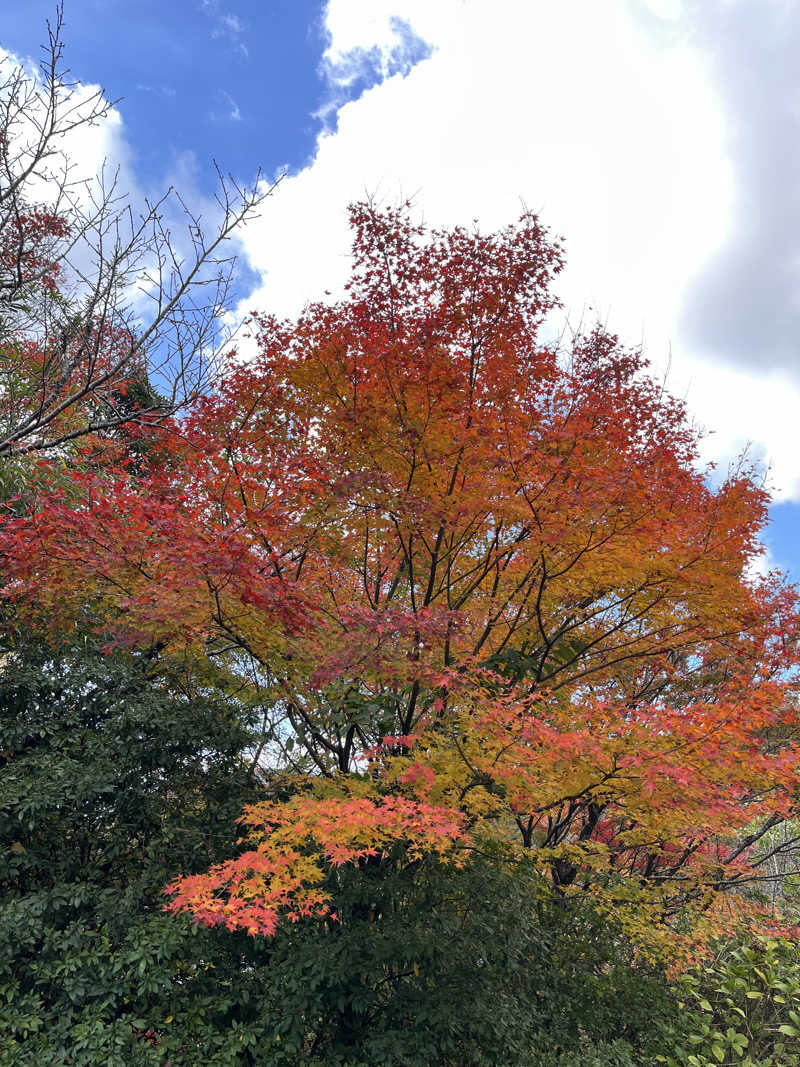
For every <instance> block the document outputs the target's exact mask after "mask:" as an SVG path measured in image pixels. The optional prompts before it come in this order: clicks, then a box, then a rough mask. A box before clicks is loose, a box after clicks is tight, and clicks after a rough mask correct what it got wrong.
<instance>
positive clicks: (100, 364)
mask: <svg viewBox="0 0 800 1067" xmlns="http://www.w3.org/2000/svg"><path fill="white" fill-rule="evenodd" d="M47 31H48V39H47V43H46V44H45V45H44V46H43V58H42V62H41V65H40V69H39V71H38V72H36V71H30V70H27V69H25V68H24V67H22V66H20V65H19V64H18V63H17V62H15V61H14V60H13V58H11V57H9V56H6V57H5V58H0V459H2V458H8V457H12V456H20V455H25V454H28V453H31V452H42V451H46V450H52V449H55V448H59V447H63V446H64V445H65V444H66V443H67V442H69V441H73V440H76V439H78V438H82V437H85V436H87V435H89V434H95V433H98V432H109V431H112V430H113V428H114V427H119V426H121V425H123V424H126V423H130V422H131V421H137V420H140V421H141V420H144V419H147V420H149V421H150V422H153V421H156V420H158V419H164V418H166V417H167V416H169V415H171V414H174V413H175V412H176V411H178V410H179V409H180V408H181V407H183V406H185V405H186V404H188V403H190V402H191V401H192V400H193V399H194V398H195V397H197V395H198V394H199V393H200V392H202V391H203V390H204V389H205V388H207V387H208V384H209V382H210V380H211V379H212V378H213V376H214V373H215V369H216V368H217V365H218V359H219V355H220V352H221V351H222V350H223V349H224V347H225V346H226V345H227V344H228V343H229V342H230V340H231V335H232V331H233V329H234V326H233V325H232V323H231V322H230V316H227V315H226V312H227V311H229V309H230V302H231V297H232V279H233V269H234V263H235V257H234V256H233V255H232V253H231V250H230V244H229V241H230V238H231V236H232V234H233V233H234V231H235V230H236V229H237V227H239V226H240V225H241V224H242V223H243V222H244V221H245V220H246V219H249V218H252V217H253V216H254V215H255V214H256V213H257V210H258V207H259V205H260V204H261V203H262V202H263V200H264V199H265V198H266V197H267V196H269V195H270V193H271V192H272V191H273V190H274V188H275V184H277V183H275V184H272V185H268V183H265V182H264V181H262V180H261V175H260V173H259V174H258V175H257V176H256V178H255V181H254V183H253V185H252V186H251V187H243V186H242V185H240V184H239V183H237V182H236V181H235V180H234V179H233V178H231V177H229V176H226V175H224V174H223V173H222V171H221V170H220V169H219V168H218V167H217V166H216V164H214V166H215V168H216V171H217V177H218V184H217V191H216V194H215V201H216V205H215V208H214V209H213V212H212V214H213V215H214V216H215V217H214V219H213V220H212V221H211V222H210V223H207V222H206V220H205V219H203V218H202V217H201V216H200V214H199V213H198V212H196V211H193V210H192V209H191V208H190V206H189V205H188V203H187V202H186V200H185V199H184V197H182V196H181V194H180V193H179V192H177V191H176V190H175V189H174V188H169V189H168V190H167V191H166V192H165V193H164V195H163V196H162V197H161V198H159V199H158V200H156V201H153V200H148V199H143V200H142V202H141V205H139V207H138V209H137V207H135V206H134V204H133V203H132V200H131V197H130V195H129V193H128V192H126V190H124V189H122V188H121V182H120V177H119V172H118V171H117V172H114V173H112V172H110V171H109V169H108V168H107V167H104V168H102V169H101V172H100V173H99V174H98V175H96V176H93V177H90V178H87V177H86V176H85V175H81V174H80V172H79V168H78V167H77V166H76V163H75V158H74V151H73V152H72V153H71V147H72V148H73V149H74V146H75V138H74V135H75V134H76V132H77V131H79V130H80V129H82V128H85V127H88V126H93V125H97V124H98V123H101V122H103V121H104V120H105V119H107V117H108V115H109V112H110V110H111V108H112V107H113V104H114V103H115V102H112V101H109V100H108V99H107V97H106V96H105V94H104V92H103V91H102V90H97V91H95V92H91V91H89V90H86V89H84V88H83V87H82V86H81V85H80V84H79V83H78V82H76V81H75V80H71V77H70V72H69V70H68V69H67V68H66V67H65V66H64V64H63V52H64V46H63V6H62V5H61V4H59V6H58V7H57V10H56V17H55V21H54V22H53V24H49V23H48V26H47ZM176 219H177V220H178V221H177V223H176V221H175V220H176Z"/></svg>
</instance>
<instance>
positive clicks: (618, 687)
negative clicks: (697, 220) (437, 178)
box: [3, 205, 798, 937]
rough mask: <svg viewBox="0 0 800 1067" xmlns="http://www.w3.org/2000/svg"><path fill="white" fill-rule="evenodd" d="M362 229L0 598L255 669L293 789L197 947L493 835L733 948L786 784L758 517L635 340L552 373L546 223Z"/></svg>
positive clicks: (634, 909)
mask: <svg viewBox="0 0 800 1067" xmlns="http://www.w3.org/2000/svg"><path fill="white" fill-rule="evenodd" d="M352 222H353V226H354V230H355V260H354V271H353V279H352V281H351V283H350V286H349V290H348V293H347V296H346V298H345V299H344V300H343V301H341V302H339V303H337V304H334V305H323V304H319V305H313V306H311V307H309V308H308V309H307V311H306V312H305V313H304V314H303V315H302V316H301V317H300V319H299V320H298V322H296V323H280V322H277V321H275V320H273V319H270V318H266V317H262V318H259V319H257V320H256V322H255V323H254V332H255V337H256V340H257V345H258V356H257V357H256V358H255V359H254V360H253V361H252V362H248V363H246V364H241V363H237V362H236V361H235V360H233V361H231V363H230V364H229V367H228V370H227V373H226V376H225V379H224V381H223V382H222V383H221V385H220V388H219V390H218V391H217V392H216V393H215V394H214V395H213V396H209V397H207V398H206V399H205V400H204V401H202V402H201V403H199V404H198V405H196V407H195V408H194V409H193V410H192V411H191V412H190V413H189V414H188V415H187V417H186V419H185V420H184V422H183V424H182V425H181V427H180V433H179V434H176V436H175V437H173V438H172V439H171V441H170V443H169V444H168V445H165V447H164V451H163V453H162V455H161V457H160V460H159V462H158V464H154V465H153V469H151V470H150V472H149V474H148V475H147V476H146V477H142V476H141V474H138V475H137V476H136V477H133V476H131V475H129V474H128V473H127V472H126V471H125V470H124V469H121V470H120V471H119V472H117V474H116V475H115V476H114V477H113V478H112V477H110V476H109V474H108V473H105V474H103V475H102V476H97V477H86V476H84V477H83V479H82V480H80V481H74V482H73V483H72V487H71V492H70V494H69V495H65V494H64V491H63V488H61V487H59V488H58V489H57V490H56V489H55V488H54V490H53V492H52V493H51V494H50V496H49V498H47V497H46V498H45V499H44V500H43V502H42V506H41V509H40V511H39V512H38V513H37V514H35V515H33V516H31V517H30V518H27V519H25V520H19V521H18V522H17V523H16V524H15V523H7V524H6V525H5V528H4V531H3V536H4V538H5V552H6V558H7V560H8V562H7V572H8V574H9V576H10V580H9V587H8V590H9V591H10V592H13V593H14V595H15V596H17V597H18V598H19V602H20V605H21V608H22V606H24V610H27V611H29V612H36V611H37V610H38V611H39V612H40V613H41V612H43V611H44V612H46V613H49V614H51V615H53V616H54V617H55V618H56V619H57V620H58V619H63V618H64V617H73V618H74V616H75V614H79V613H80V611H81V607H82V605H85V603H86V600H87V597H88V596H91V597H92V598H93V610H94V611H95V612H99V613H100V614H101V616H102V617H103V618H104V619H105V625H106V626H107V627H108V629H109V632H110V634H111V639H112V640H122V641H129V642H134V643H142V642H145V643H158V644H159V645H160V646H163V647H167V648H171V649H173V650H174V651H176V652H177V651H179V650H180V651H182V652H183V653H184V654H186V653H187V652H188V653H190V654H191V655H193V656H201V657H205V658H208V657H210V658H211V659H212V660H213V661H215V662H219V663H221V664H224V665H225V666H226V668H227V669H233V670H236V669H237V667H238V666H239V665H240V664H241V662H242V661H243V658H248V659H249V661H250V662H252V663H253V664H255V669H256V670H257V672H258V674H259V684H260V686H261V693H262V697H263V694H265V693H266V694H267V696H268V699H269V700H270V701H271V703H272V710H273V716H274V721H275V722H276V732H275V741H274V743H273V747H272V753H271V759H272V761H273V766H274V768H275V769H276V770H277V769H280V770H281V771H282V772H289V773H291V774H293V775H294V776H295V788H297V789H298V790H299V792H297V794H296V795H295V796H294V798H293V799H290V800H288V801H286V802H283V803H281V804H278V803H277V802H270V803H268V804H265V805H263V806H260V807H257V808H256V809H253V810H251V811H250V812H249V813H248V815H247V820H246V821H247V823H248V824H249V826H250V833H251V839H252V842H253V844H254V850H252V851H250V852H248V853H246V854H245V855H244V856H242V857H241V858H240V859H238V860H233V861H231V863H230V864H226V865H223V866H222V867H220V868H218V869H216V870H215V871H212V872H209V874H208V875H203V876H197V877H194V878H191V879H188V878H187V879H185V880H180V881H179V882H178V883H176V884H175V886H173V887H172V888H173V890H174V892H175V894H176V896H175V902H174V904H173V907H176V908H188V909H189V910H191V911H193V912H194V913H195V914H196V915H197V917H198V918H199V919H200V920H201V921H205V922H225V923H227V924H228V925H231V926H243V927H245V928H246V929H249V930H261V931H263V932H269V931H271V930H273V929H274V926H275V922H276V921H277V916H278V913H279V911H280V910H281V909H285V910H286V911H287V912H288V913H289V914H290V915H292V916H293V917H297V916H299V915H302V914H305V913H309V912H310V913H318V912H319V910H320V909H324V908H325V907H326V906H327V905H326V902H325V896H324V892H323V890H322V882H323V880H324V873H325V870H326V869H327V868H328V867H330V865H335V864H337V863H340V862H354V861H357V860H358V859H359V858H362V857H364V856H367V855H371V854H373V853H375V852H380V851H382V850H383V849H387V848H389V847H390V846H391V844H392V842H406V843H407V844H408V845H409V847H411V848H412V849H419V850H423V851H435V852H439V853H442V854H447V855H453V856H456V855H458V854H460V853H461V852H462V851H463V849H465V848H468V847H470V845H472V844H476V843H480V842H484V841H486V840H487V839H490V840H491V841H492V842H493V847H494V848H495V849H497V850H499V852H500V853H502V854H503V855H505V856H506V857H507V858H508V859H512V858H514V857H516V858H517V859H519V858H520V857H525V858H526V862H531V863H533V864H534V865H535V866H536V867H537V869H538V870H539V871H540V872H541V873H542V874H543V876H545V877H546V878H547V879H548V880H549V881H550V882H551V883H552V885H553V886H554V889H555V891H557V892H559V893H571V892H577V891H581V892H588V893H591V894H593V895H594V896H595V898H596V899H597V901H598V904H599V906H601V907H607V908H609V909H612V910H614V913H615V914H616V915H618V916H619V917H621V918H622V919H623V921H625V922H627V923H628V924H629V925H630V927H631V929H632V931H633V932H634V933H635V934H637V935H638V936H642V937H643V936H645V935H648V936H649V934H650V932H651V931H652V930H653V929H654V928H655V927H654V925H653V923H654V920H656V921H657V922H659V923H662V924H663V923H669V922H670V921H671V920H673V919H674V918H675V917H676V916H678V915H679V914H680V915H682V916H684V917H686V916H687V915H690V914H692V913H694V914H695V915H696V916H698V917H699V916H703V923H704V924H705V926H706V927H708V928H711V927H713V925H714V923H719V922H721V921H722V916H723V914H724V913H725V914H727V913H728V912H729V910H730V907H731V905H730V904H728V905H724V904H723V903H722V901H723V899H724V895H725V892H726V890H729V889H731V888H735V887H738V886H741V885H745V884H749V882H748V879H751V878H753V877H754V876H755V877H757V876H758V873H757V867H758V863H759V858H760V855H761V853H760V852H759V842H760V841H761V839H762V837H763V836H764V835H765V834H767V833H768V831H769V829H770V828H771V827H773V826H774V825H775V824H776V822H777V821H778V820H780V819H782V818H784V817H786V816H787V815H789V814H790V813H792V812H793V811H794V805H795V795H796V789H797V767H798V760H797V756H798V754H797V749H796V740H795V738H796V732H797V715H796V711H795V700H794V692H793V690H792V688H791V684H790V678H791V675H792V672H793V670H794V668H795V667H796V634H797V606H796V603H795V600H794V595H793V593H792V591H791V590H787V589H785V588H783V587H782V586H781V585H780V583H779V582H778V581H777V580H774V579H772V580H769V581H763V582H754V581H751V580H749V579H748V578H747V577H746V574H747V565H748V563H749V561H750V560H751V558H752V556H753V553H754V551H755V550H756V548H757V538H758V532H759V529H760V528H761V526H762V525H763V523H764V520H765V507H766V495H765V493H764V491H763V490H762V489H761V488H760V487H759V486H758V485H757V484H756V483H755V482H754V481H753V480H752V479H751V478H750V477H748V475H747V474H746V473H740V474H734V475H731V476H730V477H729V478H728V479H727V480H726V481H725V482H724V483H723V484H722V485H721V486H720V487H719V488H717V489H711V488H710V487H709V486H708V484H707V482H706V479H705V478H704V477H703V475H702V474H701V473H698V472H697V470H696V465H695V464H696V439H695V435H694V432H693V431H692V429H691V427H690V426H689V424H688V423H687V420H686V415H685V412H684V409H683V405H682V404H681V403H679V402H678V401H676V400H674V399H673V398H671V397H670V396H669V395H668V394H666V393H665V392H664V390H663V389H662V388H661V386H660V385H659V384H658V383H657V382H655V381H654V380H653V379H652V378H650V377H648V375H647V372H646V366H645V364H644V362H643V361H642V359H641V357H640V356H639V355H637V354H636V353H632V352H629V351H626V350H624V349H622V348H621V347H620V345H619V344H618V342H617V341H616V339H615V338H613V337H611V336H608V335H606V334H604V333H602V332H600V331H597V332H594V333H592V334H590V335H589V336H585V337H578V338H576V339H575V340H574V342H573V344H572V345H571V347H570V348H569V349H567V350H563V351H560V352H556V351H555V350H554V349H553V348H552V347H550V346H548V345H547V344H545V343H543V341H542V340H541V337H540V335H541V333H542V322H543V319H544V316H545V315H546V314H547V312H548V311H550V310H551V309H552V307H553V306H554V301H553V298H552V297H551V296H550V295H549V294H550V284H551V282H552V279H553V276H554V275H555V274H556V273H557V272H558V271H559V269H560V267H561V253H560V250H559V248H558V246H557V245H555V244H553V243H552V242H551V241H550V240H549V239H548V237H547V234H546V232H545V231H543V230H542V228H541V227H540V226H539V224H538V222H537V220H536V219H535V218H533V217H531V216H525V217H523V219H522V220H521V221H520V223H519V224H518V225H517V226H515V227H511V228H509V229H507V230H504V231H501V232H500V233H498V234H495V235H492V236H488V237H485V236H480V235H478V234H475V233H472V232H469V231H466V230H463V229H456V230H453V231H447V232H434V233H427V232H425V231H423V230H422V229H421V228H419V227H415V226H413V225H411V223H410V222H409V220H408V216H407V213H406V212H404V211H387V212H382V213H381V212H377V211H375V210H373V209H372V208H371V207H369V206H363V205H362V206H358V207H356V208H354V209H353V213H352ZM387 735H388V740H387ZM392 738H396V739H397V740H394V741H393V740H391V739H392ZM309 783H311V785H312V787H311V788H310V789H307V788H304V787H303V786H308V785H309ZM744 841H747V843H746V844H743V842H744ZM754 865H755V866H754ZM728 899H729V900H731V899H734V898H731V896H730V894H729V895H728ZM735 901H736V909H734V910H741V908H742V907H745V906H746V907H750V904H751V902H748V901H747V900H746V899H745V897H744V896H742V895H741V894H740V895H739V896H738V897H736V898H735Z"/></svg>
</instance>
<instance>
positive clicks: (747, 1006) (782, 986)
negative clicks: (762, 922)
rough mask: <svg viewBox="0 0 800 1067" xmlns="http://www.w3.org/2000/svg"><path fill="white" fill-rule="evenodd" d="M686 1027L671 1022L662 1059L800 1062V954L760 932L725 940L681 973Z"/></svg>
mask: <svg viewBox="0 0 800 1067" xmlns="http://www.w3.org/2000/svg"><path fill="white" fill-rule="evenodd" d="M680 990H681V994H682V998H683V999H682V1001H681V1002H680V1007H681V1009H682V1016H681V1019H680V1027H678V1026H675V1025H673V1026H672V1027H670V1026H667V1027H666V1029H665V1035H664V1050H663V1051H662V1053H661V1055H659V1056H658V1057H657V1062H659V1063H663V1064H666V1065H667V1067H685V1065H686V1067H720V1065H724V1067H727V1065H729V1064H730V1065H733V1064H735V1065H737V1067H796V1065H798V1064H800V953H798V950H797V946H796V945H795V944H792V943H791V942H789V941H783V940H777V939H772V938H765V937H757V938H754V939H753V940H752V943H750V944H746V945H742V944H739V945H725V946H721V947H720V949H719V951H718V953H717V955H716V957H715V958H714V959H713V960H712V961H710V962H709V963H707V964H705V965H704V966H702V967H696V968H694V969H692V970H691V971H689V972H688V973H687V974H685V975H683V976H682V978H681V979H680Z"/></svg>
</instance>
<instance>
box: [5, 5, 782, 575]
mask: <svg viewBox="0 0 800 1067" xmlns="http://www.w3.org/2000/svg"><path fill="white" fill-rule="evenodd" d="M53 12H54V4H53V2H52V0H27V2H26V3H25V4H19V3H13V2H12V0H0V14H1V16H2V17H0V48H3V49H6V50H7V51H8V52H10V53H13V54H14V55H15V56H17V57H20V58H22V59H26V58H29V57H34V58H35V57H36V56H37V54H38V49H39V45H40V43H41V41H42V40H43V39H44V36H45V21H46V19H47V18H52V16H53ZM64 37H65V41H66V58H67V61H68V64H69V66H70V68H71V70H72V73H73V75H74V77H76V78H77V79H79V80H80V81H81V82H83V83H84V84H87V85H89V84H91V85H102V86H103V87H104V89H105V90H106V93H107V95H108V97H109V98H111V99H113V100H117V101H118V103H117V104H116V106H115V110H114V113H113V116H112V118H111V120H110V121H109V122H108V123H106V124H105V125H104V126H103V127H101V128H98V129H96V130H93V131H91V133H90V134H88V135H87V138H86V141H85V143H84V144H83V146H82V158H83V161H84V164H85V166H87V167H89V168H90V167H92V166H99V163H100V161H101V160H102V159H104V158H106V159H108V160H109V161H110V162H111V163H112V164H115V165H119V166H120V168H121V175H122V180H123V182H125V183H126V184H127V187H128V188H130V189H131V190H132V191H135V192H137V193H140V192H142V191H143V192H146V193H149V194H153V193H156V192H157V191H158V190H159V189H161V188H163V187H164V186H165V185H166V184H168V183H170V182H174V183H175V184H177V185H178V187H179V188H180V189H181V190H182V192H183V193H184V194H185V195H186V196H187V197H188V198H189V199H190V200H193V201H194V202H197V203H203V202H204V199H205V198H207V197H209V196H210V195H211V193H212V192H213V188H214V171H213V167H212V160H214V159H215V160H217V162H218V163H219V164H220V166H221V167H222V168H223V170H225V171H227V172H230V173H232V174H233V175H234V176H236V177H237V178H238V179H239V180H242V181H249V180H251V179H252V178H253V177H254V176H255V174H256V173H257V172H258V170H259V168H260V170H261V173H262V174H263V175H265V176H266V178H267V179H272V178H274V177H276V176H278V175H285V177H284V178H283V179H282V181H281V183H280V185H279V187H278V189H277V191H276V192H275V193H274V194H273V196H272V197H271V198H270V200H268V201H267V202H266V204H265V205H264V208H263V209H262V212H261V216H260V218H259V219H258V220H256V221H254V222H252V223H251V224H250V225H249V226H248V227H247V228H246V229H245V230H244V231H243V232H242V234H241V236H240V242H239V246H240V254H241V264H242V268H243V270H242V272H241V276H240V281H239V289H238V297H239V305H238V311H239V313H240V314H244V313H245V312H246V311H248V310H251V309H266V310H270V311H274V312H276V313H278V314H294V313H296V312H297V311H298V310H299V309H300V308H301V307H302V306H303V304H304V303H305V301H307V300H309V299H313V298H317V297H320V296H321V295H322V294H323V293H324V292H325V291H326V290H328V291H331V292H333V293H334V294H335V293H336V292H337V291H338V290H340V288H341V286H342V284H343V282H344V280H345V278H346V274H347V270H348V251H349V236H348V231H347V224H346V206H347V204H348V203H349V202H351V201H353V200H356V199H359V198H361V197H363V196H364V195H365V194H368V195H372V196H375V197H377V198H378V199H382V200H384V201H386V202H390V203H393V202H396V201H397V200H399V199H405V198H408V197H410V198H412V200H413V203H414V209H415V210H416V211H418V212H419V214H420V215H421V216H422V217H424V219H425V220H426V221H427V222H429V223H431V224H435V225H450V224H455V223H463V224H470V223H471V222H472V221H473V220H476V221H477V222H478V224H479V225H480V226H481V227H483V228H485V229H489V228H492V227H496V226H500V225H503V224H505V223H507V222H510V221H513V220H514V219H515V218H517V217H518V216H519V214H520V213H521V211H522V210H523V209H525V208H528V209H531V210H533V211H536V212H537V213H539V214H540V216H541V219H542V221H543V222H544V223H545V224H547V225H548V226H550V227H551V229H552V230H553V232H554V233H556V234H563V236H564V238H565V245H566V252H567V261H568V267H567V270H566V271H565V272H564V274H563V275H562V276H561V277H560V279H559V281H558V284H557V291H558V293H559V295H560V297H561V299H562V301H563V304H564V315H565V316H566V317H567V319H568V321H569V322H570V323H571V324H573V325H577V324H578V323H580V322H584V323H591V322H593V321H594V320H595V319H598V318H599V319H600V320H601V321H602V322H604V323H605V324H606V325H607V327H608V328H609V329H611V330H613V331H614V332H615V333H617V334H619V336H620V337H621V339H622V340H623V342H625V343H627V344H631V345H639V344H642V345H643V346H644V349H645V353H646V355H647V356H648V358H649V359H650V360H651V363H652V365H653V368H654V371H655V372H656V373H658V374H667V384H668V386H669V387H670V388H671V389H672V391H673V392H675V393H677V394H678V395H680V396H682V397H684V398H685V399H686V402H687V404H688V406H689V410H690V412H691V414H692V417H693V418H694V419H695V420H696V422H697V423H698V424H699V425H701V426H702V427H704V428H705V430H706V436H705V437H704V441H703V457H704V459H706V460H708V461H710V462H714V463H716V464H717V469H718V470H719V471H720V472H722V473H724V472H725V471H726V470H727V468H728V466H729V464H730V463H732V462H735V459H736V457H737V456H738V455H739V454H740V453H741V452H742V450H743V449H747V451H748V455H749V456H750V458H751V459H752V460H753V461H755V462H757V463H758V464H760V466H761V467H762V468H763V470H764V471H765V476H766V478H767V483H768V485H769V487H770V489H771V491H772V494H773V501H774V503H773V506H772V508H771V512H770V514H771V522H770V525H769V527H768V529H767V531H766V535H765V541H766V548H767V552H766V554H765V558H764V561H763V565H764V566H765V567H766V566H772V565H775V566H779V567H781V568H783V569H786V570H788V571H789V573H790V574H791V576H792V577H793V578H794V579H795V580H798V581H800V180H798V178H800V71H798V68H797V62H796V57H797V55H798V51H799V50H800V6H798V5H797V4H796V3H795V2H794V0H603V2H602V3H598V2H597V0H327V2H325V0H280V2H279V0H275V2H269V0H170V2H165V0H160V2H155V0H66V4H65V32H64Z"/></svg>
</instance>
